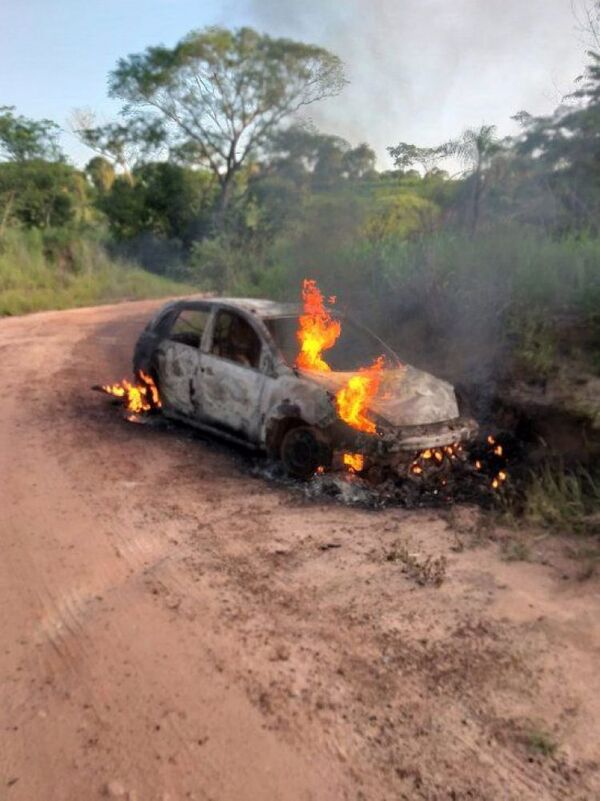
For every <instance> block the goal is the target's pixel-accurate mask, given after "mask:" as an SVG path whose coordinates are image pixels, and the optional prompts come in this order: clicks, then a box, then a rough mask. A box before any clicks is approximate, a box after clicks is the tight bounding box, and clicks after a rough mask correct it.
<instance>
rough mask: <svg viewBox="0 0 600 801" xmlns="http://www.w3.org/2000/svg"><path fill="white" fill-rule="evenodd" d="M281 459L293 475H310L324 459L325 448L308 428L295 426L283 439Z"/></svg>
mask: <svg viewBox="0 0 600 801" xmlns="http://www.w3.org/2000/svg"><path fill="white" fill-rule="evenodd" d="M281 459H282V461H283V464H284V466H285V468H286V469H287V470H288V472H290V473H292V474H293V475H296V476H310V475H312V473H314V472H315V470H316V469H317V467H319V465H321V464H322V463H323V462H324V461H325V460H326V458H325V448H324V446H323V444H322V443H320V442H319V441H318V439H317V437H316V436H315V434H314V432H313V431H311V430H310V429H309V428H296V429H293V430H292V431H290V432H289V433H288V434H287V435H286V437H285V439H284V441H283V447H282V451H281Z"/></svg>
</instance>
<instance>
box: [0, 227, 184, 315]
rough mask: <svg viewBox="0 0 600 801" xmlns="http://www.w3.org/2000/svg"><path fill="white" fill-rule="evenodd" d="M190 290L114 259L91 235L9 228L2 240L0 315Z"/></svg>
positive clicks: (0, 253) (63, 231)
mask: <svg viewBox="0 0 600 801" xmlns="http://www.w3.org/2000/svg"><path fill="white" fill-rule="evenodd" d="M188 290H189V288H188V287H183V286H182V285H181V284H177V283H175V282H174V281H169V280H167V279H165V278H162V277H159V276H156V275H151V274H150V273H147V272H146V271H144V270H142V269H140V268H139V267H136V266H134V265H132V264H128V263H126V262H123V261H115V260H114V259H111V258H110V257H109V256H108V255H107V253H106V251H105V250H104V248H103V247H102V244H101V242H99V241H98V238H97V237H93V236H91V235H90V234H89V233H87V234H82V233H78V232H75V231H70V230H63V229H58V230H50V231H45V232H42V231H39V230H35V229H32V230H22V229H9V230H8V231H6V232H5V233H4V236H3V237H2V240H1V241H0V316H2V315H13V314H24V313H26V312H32V311H40V310H43V309H65V308H69V307H73V306H87V305H94V304H97V303H105V302H109V301H115V300H122V299H138V298H150V297H161V296H165V295H169V294H177V293H183V292H185V291H188Z"/></svg>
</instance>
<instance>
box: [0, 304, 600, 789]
mask: <svg viewBox="0 0 600 801" xmlns="http://www.w3.org/2000/svg"><path fill="white" fill-rule="evenodd" d="M155 305H156V304H155V303H130V304H122V305H118V306H112V307H103V308H99V309H83V310H78V311H72V312H60V313H44V314H38V315H33V316H30V317H25V318H20V319H17V318H15V319H5V320H0V366H1V374H2V389H3V393H2V414H1V416H0V494H1V495H0V497H1V501H0V538H1V541H0V546H1V552H2V558H1V559H0V626H1V628H0V632H1V635H2V646H1V648H0V677H1V682H0V801H88V800H93V799H96V798H98V799H101V798H107V797H108V798H112V797H114V798H124V799H130V801H133V799H137V801H180V799H181V800H183V799H198V801H201V800H202V801H204V800H205V799H206V800H208V799H210V801H278V800H279V799H281V801H309V799H314V801H329V800H330V799H331V800H333V799H335V800H336V801H337V800H338V799H340V800H341V799H353V800H355V801H359V800H361V799H362V801H383V800H384V799H385V800H386V801H392V799H393V800H394V801H396V800H397V799H431V800H432V801H433V800H434V799H435V800H437V799H481V800H482V801H483V800H485V801H492V800H495V799H515V801H516V800H517V799H519V801H529V800H531V801H533V799H536V801H540V799H565V798H569V799H570V798H573V799H590V800H591V799H598V798H600V775H599V773H598V763H599V761H600V671H599V670H598V665H599V657H600V582H599V581H598V579H597V578H596V577H594V576H592V577H591V578H586V579H585V580H584V579H583V574H582V565H583V562H582V559H581V558H579V559H578V558H572V557H571V558H568V557H566V556H565V555H564V553H563V551H564V547H565V542H564V541H561V540H556V539H553V538H552V539H544V540H536V539H534V540H532V541H531V542H530V543H529V544H528V545H527V546H524V545H520V544H518V543H517V544H515V543H514V542H512V541H510V540H507V539H506V538H507V536H508V534H507V533H506V532H503V531H502V530H498V529H494V528H492V526H491V523H489V522H488V521H487V520H486V518H482V517H480V516H479V515H478V513H477V512H475V511H473V510H468V509H456V510H453V511H450V512H435V511H422V512H407V511H404V510H400V509H392V510H387V511H385V512H371V511H367V510H360V509H351V508H347V507H344V506H342V505H339V504H334V503H315V502H311V501H308V500H306V499H305V498H304V497H303V495H302V492H301V491H299V490H297V489H294V488H286V487H282V486H277V485H274V484H272V483H269V482H268V481H267V480H266V479H264V478H261V477H256V476H253V475H252V474H251V472H250V470H249V462H248V459H247V458H244V457H243V455H241V454H240V453H237V452H235V451H233V450H231V449H228V448H226V447H224V446H222V445H218V444H215V443H211V442H210V441H207V440H205V439H202V438H200V437H198V436H194V435H191V434H188V433H187V432H186V431H185V429H183V428H175V429H170V430H169V429H166V428H160V427H159V428H154V427H150V426H141V425H133V424H130V423H127V422H125V421H124V420H123V419H122V418H121V416H120V415H119V413H118V411H117V410H116V409H115V408H114V407H113V406H111V404H110V400H109V399H108V398H106V397H104V396H101V395H99V394H95V393H92V392H90V391H89V387H90V386H91V385H92V384H94V383H97V382H98V381H108V380H113V379H118V378H121V377H123V376H124V375H127V374H128V372H129V356H130V351H131V345H132V342H133V340H134V338H135V336H136V334H137V332H138V330H139V328H140V326H141V324H142V322H143V321H144V320H145V319H146V318H147V316H148V314H149V312H150V310H151V309H152V308H154V306H155ZM567 544H568V543H567ZM570 547H571V549H572V550H573V551H574V550H576V549H577V545H576V544H575V545H573V543H570ZM515 556H520V557H525V556H526V557H527V561H515V560H514V557H515ZM540 562H545V563H546V564H541V563H540ZM584 572H585V571H584ZM442 579H443V581H442V583H441V584H439V581H441V580H442ZM438 584H439V586H438Z"/></svg>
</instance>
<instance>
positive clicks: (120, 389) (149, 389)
mask: <svg viewBox="0 0 600 801" xmlns="http://www.w3.org/2000/svg"><path fill="white" fill-rule="evenodd" d="M138 378H139V383H137V384H132V383H131V382H130V381H128V380H127V379H126V378H124V379H123V380H122V381H121V382H120V383H118V384H103V385H102V390H103V391H104V392H106V393H108V394H109V395H114V396H115V397H116V398H123V401H124V403H125V408H126V409H127V411H128V412H132V413H133V414H139V413H140V412H149V411H151V410H152V409H160V407H161V406H162V404H161V402H160V395H159V394H158V388H157V386H156V384H155V383H154V380H153V378H152V376H149V375H147V374H146V373H144V371H143V370H140V371H139V373H138Z"/></svg>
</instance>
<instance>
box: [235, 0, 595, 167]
mask: <svg viewBox="0 0 600 801" xmlns="http://www.w3.org/2000/svg"><path fill="white" fill-rule="evenodd" d="M243 2H244V3H245V5H244V6H243V7H242V6H241V5H240V0H237V2H236V0H230V3H229V6H228V8H229V9H230V10H231V11H232V12H234V9H235V13H234V14H233V16H234V17H235V18H236V19H240V13H241V15H242V16H243V17H244V19H245V20H246V21H247V22H248V23H249V24H251V25H253V26H255V27H257V28H258V29H259V30H263V31H265V32H268V33H271V34H273V35H281V36H288V37H290V38H295V39H302V40H305V41H309V42H314V43H318V44H322V45H324V46H326V47H328V48H330V49H331V50H333V51H334V52H336V53H337V54H338V55H339V56H340V57H341V58H342V59H343V60H344V62H345V63H346V66H347V71H348V76H349V78H350V81H351V83H350V85H349V86H348V87H347V88H346V89H345V90H344V92H343V93H342V95H341V96H340V97H339V98H335V99H331V100H327V101H325V102H323V103H320V104H319V105H318V106H315V107H313V108H311V109H310V111H309V112H308V113H309V115H310V117H311V118H312V119H313V120H314V122H315V123H316V124H317V125H318V126H319V127H321V128H323V129H325V130H327V131H329V132H331V133H335V134H338V135H340V136H344V137H345V138H347V139H349V140H350V141H351V142H353V143H358V142H359V141H368V142H369V143H370V144H371V145H372V146H373V147H375V149H376V150H377V153H378V155H379V156H380V159H381V161H382V164H385V163H387V160H386V158H385V148H386V146H387V145H390V144H396V143H397V142H398V141H400V140H403V141H409V142H415V143H418V144H423V145H434V144H438V143H439V142H441V141H444V140H446V139H448V138H450V137H453V136H456V135H458V134H459V133H460V132H461V131H462V130H463V129H464V128H465V127H470V126H479V125H481V124H482V123H484V122H485V123H493V124H497V125H498V127H499V132H500V133H503V134H505V133H510V132H511V131H512V130H514V125H513V124H512V123H511V121H510V116H511V115H512V114H514V113H515V112H517V111H519V110H521V109H526V110H528V111H530V112H531V113H534V114H539V113H547V112H549V111H551V110H552V109H553V108H554V107H555V106H556V105H557V103H558V102H559V100H560V99H561V96H562V95H563V94H564V93H565V92H567V91H569V90H570V89H571V88H572V85H573V79H574V78H575V77H576V76H577V75H578V74H579V73H580V72H581V69H582V65H583V63H584V58H585V53H584V50H585V47H584V44H583V42H582V39H581V36H579V35H578V32H577V30H576V28H577V23H576V20H575V18H574V16H573V10H572V0H526V2H523V0H454V2H448V0H345V2H340V0H283V2H282V0H243Z"/></svg>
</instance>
